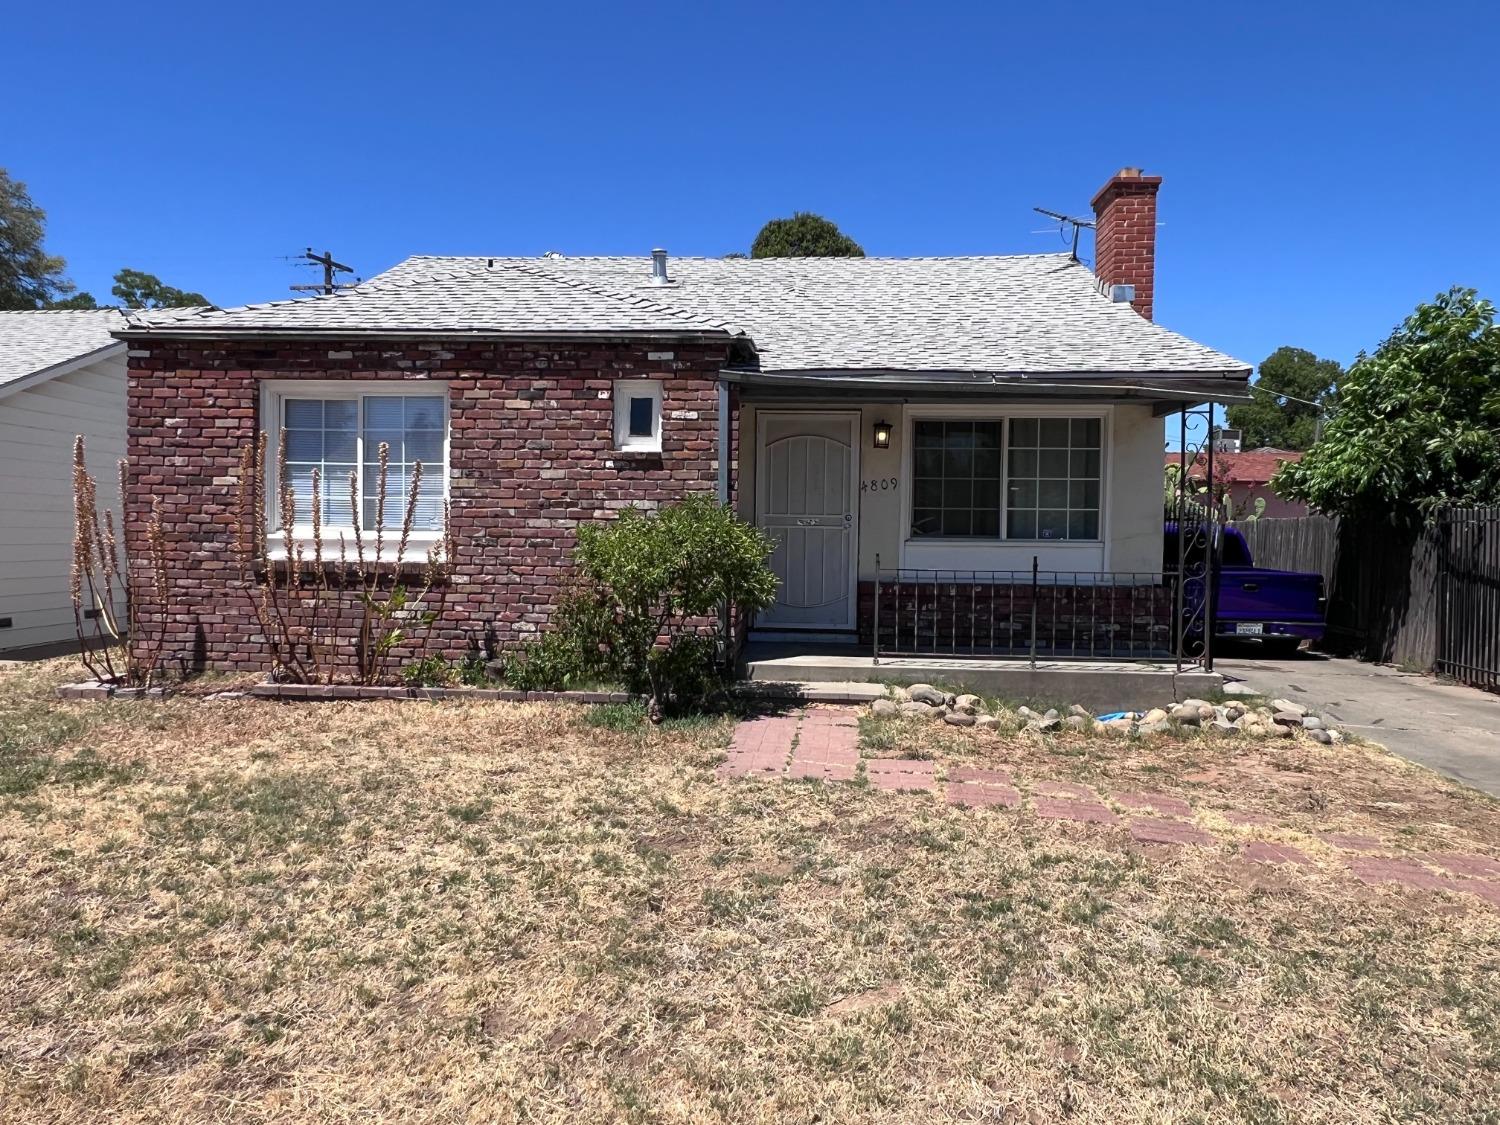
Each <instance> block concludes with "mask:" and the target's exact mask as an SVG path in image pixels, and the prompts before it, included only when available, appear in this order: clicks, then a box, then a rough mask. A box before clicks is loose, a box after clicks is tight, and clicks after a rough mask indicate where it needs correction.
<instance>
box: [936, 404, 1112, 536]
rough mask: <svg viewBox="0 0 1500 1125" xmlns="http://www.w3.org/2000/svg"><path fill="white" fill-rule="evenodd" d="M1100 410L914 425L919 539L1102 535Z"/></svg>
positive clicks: (1101, 430)
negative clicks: (1093, 415)
mask: <svg viewBox="0 0 1500 1125" xmlns="http://www.w3.org/2000/svg"><path fill="white" fill-rule="evenodd" d="M1102 454H1103V423H1102V422H1101V420H1100V419H1099V418H1008V419H1006V418H978V419H973V418H963V419H958V418H920V419H917V420H915V421H914V422H913V423H912V452H911V458H912V462H911V463H912V480H911V490H912V491H911V535H912V538H914V539H915V538H943V539H994V540H999V539H1016V540H1083V541H1088V540H1098V538H1099V527H1100V524H1099V511H1100V490H1101V484H1102V479H1103V475H1102V474H1103V466H1102Z"/></svg>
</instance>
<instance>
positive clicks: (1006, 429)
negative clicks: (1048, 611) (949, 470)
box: [901, 404, 1114, 549]
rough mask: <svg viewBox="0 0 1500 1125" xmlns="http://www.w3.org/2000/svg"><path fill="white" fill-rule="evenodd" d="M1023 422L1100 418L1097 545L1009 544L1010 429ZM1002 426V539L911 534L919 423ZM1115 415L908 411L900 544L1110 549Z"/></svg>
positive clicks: (1058, 410) (1023, 409)
mask: <svg viewBox="0 0 1500 1125" xmlns="http://www.w3.org/2000/svg"><path fill="white" fill-rule="evenodd" d="M1018 418H1023V419H1024V418H1097V419H1099V535H1098V537H1097V538H1094V539H1007V538H1006V532H1007V531H1008V530H1009V528H1008V527H1007V522H1008V511H1007V510H1008V507H1009V505H1008V504H1007V503H1006V498H1007V497H1008V496H1009V486H1010V423H1011V421H1012V420H1014V419H1018ZM954 419H960V420H971V421H979V420H984V421H998V422H999V423H1000V425H1001V429H1000V534H999V536H998V537H997V538H989V537H980V536H974V535H962V536H945V535H918V536H914V535H912V533H911V517H912V499H913V494H914V492H915V487H914V486H915V479H914V476H913V472H914V469H915V463H914V455H915V436H916V423H917V422H921V421H933V422H938V421H952V420H954ZM1113 421H1114V411H1113V410H1112V409H1111V408H1109V407H1107V406H1103V407H1079V406H980V405H977V404H976V405H974V406H941V407H929V406H921V407H917V406H913V407H908V408H907V410H906V411H905V418H904V419H903V432H902V436H901V542H902V543H903V545H914V544H919V545H928V544H931V545H934V546H938V545H941V546H949V547H958V548H963V547H975V548H986V549H988V548H994V547H1046V548H1049V549H1050V548H1063V549H1068V548H1088V549H1098V548H1100V547H1107V545H1108V543H1109V498H1110V494H1111V493H1110V475H1111V464H1110V451H1111V450H1112V448H1113V447H1114V434H1113Z"/></svg>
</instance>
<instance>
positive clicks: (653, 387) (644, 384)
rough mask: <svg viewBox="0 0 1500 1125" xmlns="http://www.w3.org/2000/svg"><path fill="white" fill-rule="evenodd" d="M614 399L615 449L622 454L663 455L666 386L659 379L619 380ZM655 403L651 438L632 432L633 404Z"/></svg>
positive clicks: (614, 389)
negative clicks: (638, 400)
mask: <svg viewBox="0 0 1500 1125" xmlns="http://www.w3.org/2000/svg"><path fill="white" fill-rule="evenodd" d="M610 394H611V396H612V397H613V398H614V414H615V449H616V450H618V451H619V452H621V453H660V452H661V431H662V386H661V381H660V380H659V379H616V380H615V384H614V386H613V387H612V388H610ZM635 398H649V399H650V400H651V434H650V436H648V437H641V436H640V435H634V434H631V432H630V400H631V399H635Z"/></svg>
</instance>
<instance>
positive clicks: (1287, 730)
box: [1266, 723, 1295, 738]
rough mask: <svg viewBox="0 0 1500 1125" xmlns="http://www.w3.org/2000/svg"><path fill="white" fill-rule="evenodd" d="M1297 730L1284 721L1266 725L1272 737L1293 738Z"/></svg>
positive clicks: (1268, 733)
mask: <svg viewBox="0 0 1500 1125" xmlns="http://www.w3.org/2000/svg"><path fill="white" fill-rule="evenodd" d="M1294 733H1295V732H1294V731H1293V730H1292V728H1291V727H1290V726H1287V725H1286V724H1284V723H1272V724H1271V725H1270V726H1268V727H1266V734H1267V735H1268V736H1269V737H1271V738H1291V737H1292V735H1293V734H1294Z"/></svg>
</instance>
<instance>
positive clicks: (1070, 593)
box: [860, 559, 1193, 662]
mask: <svg viewBox="0 0 1500 1125" xmlns="http://www.w3.org/2000/svg"><path fill="white" fill-rule="evenodd" d="M1182 593H1184V592H1183V591H1181V590H1179V584H1178V582H1177V579H1176V578H1175V576H1174V575H1172V574H1171V573H1163V572H1162V571H1155V572H1149V571H1127V572H1118V571H1116V572H1109V573H1098V572H1093V571H1058V570H1042V569H1040V567H1039V566H1038V565H1037V561H1036V560H1035V559H1033V562H1032V567H1031V569H1029V570H915V569H905V568H903V569H898V570H881V569H879V560H878V559H877V560H876V575H875V580H874V581H873V582H872V583H867V584H866V589H863V590H862V591H861V595H862V599H861V600H863V601H866V602H867V604H866V605H863V606H861V612H860V620H861V622H862V623H864V626H865V629H866V630H867V636H866V637H865V638H864V639H865V640H866V642H867V643H868V644H869V645H870V646H871V651H872V655H873V657H874V658H875V660H876V661H877V662H878V661H879V660H880V658H882V657H897V656H944V655H948V656H993V657H1026V658H1029V659H1030V660H1032V661H1036V660H1038V659H1041V660H1120V661H1160V660H1172V659H1177V658H1179V657H1180V656H1181V655H1182V654H1184V653H1185V651H1186V650H1187V649H1188V648H1190V647H1191V643H1192V642H1191V640H1190V639H1186V640H1185V638H1184V637H1183V628H1182V623H1183V621H1184V620H1185V619H1186V617H1187V616H1188V615H1187V614H1185V613H1184V608H1183V603H1182V602H1181V601H1179V594H1182ZM1192 597H1193V592H1192V591H1191V590H1188V591H1186V598H1188V599H1190V598H1192Z"/></svg>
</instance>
